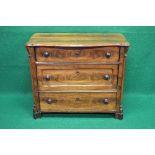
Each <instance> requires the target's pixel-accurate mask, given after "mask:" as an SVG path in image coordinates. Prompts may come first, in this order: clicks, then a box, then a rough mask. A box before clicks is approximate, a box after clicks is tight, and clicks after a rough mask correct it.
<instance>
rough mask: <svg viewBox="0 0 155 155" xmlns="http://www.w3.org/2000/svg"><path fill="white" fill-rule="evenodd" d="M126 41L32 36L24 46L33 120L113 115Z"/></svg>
mask: <svg viewBox="0 0 155 155" xmlns="http://www.w3.org/2000/svg"><path fill="white" fill-rule="evenodd" d="M128 46H129V43H128V42H127V41H126V39H125V37H124V36H123V35H122V34H112V33H106V34H103V33H36V34H34V35H33V36H32V37H31V38H30V41H29V42H28V43H27V44H26V47H27V50H28V54H29V58H30V68H31V78H32V89H33V97H34V111H33V116H34V118H38V117H40V116H41V113H49V112H65V113H66V112H78V113H82V112H83V113H114V114H115V117H116V118H118V119H122V118H123V110H122V103H121V99H122V94H123V83H124V71H125V58H126V53H127V49H128Z"/></svg>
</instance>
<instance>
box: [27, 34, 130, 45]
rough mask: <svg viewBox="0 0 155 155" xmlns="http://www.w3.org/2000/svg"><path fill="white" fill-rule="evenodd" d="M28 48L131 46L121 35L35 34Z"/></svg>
mask: <svg viewBox="0 0 155 155" xmlns="http://www.w3.org/2000/svg"><path fill="white" fill-rule="evenodd" d="M26 46H62V47H77V46H78V47H87V46H129V43H128V42H127V40H126V39H125V37H124V36H123V35H122V34H120V33H35V34H33V35H32V37H31V38H30V40H29V42H28V43H27V44H26Z"/></svg>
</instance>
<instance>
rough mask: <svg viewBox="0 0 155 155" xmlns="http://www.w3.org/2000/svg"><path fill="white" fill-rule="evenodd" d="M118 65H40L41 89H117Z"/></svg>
mask: <svg viewBox="0 0 155 155" xmlns="http://www.w3.org/2000/svg"><path fill="white" fill-rule="evenodd" d="M117 74H118V66H117V65H64V66H61V65H48V66H44V65H38V66H37V76H38V86H39V90H68V89H70V90H86V89H88V90H102V89H116V87H117Z"/></svg>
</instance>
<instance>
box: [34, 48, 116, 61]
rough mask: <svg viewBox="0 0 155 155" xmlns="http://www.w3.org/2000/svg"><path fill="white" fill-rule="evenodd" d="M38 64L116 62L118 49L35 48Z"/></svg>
mask: <svg viewBox="0 0 155 155" xmlns="http://www.w3.org/2000/svg"><path fill="white" fill-rule="evenodd" d="M36 59H37V61H38V62H105V63H106V62H107V63H109V62H117V61H118V60H119V47H83V48H79V47H37V48H36Z"/></svg>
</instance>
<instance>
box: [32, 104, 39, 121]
mask: <svg viewBox="0 0 155 155" xmlns="http://www.w3.org/2000/svg"><path fill="white" fill-rule="evenodd" d="M33 118H34V119H37V118H41V111H40V110H37V109H36V108H35V106H34V107H33Z"/></svg>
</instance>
